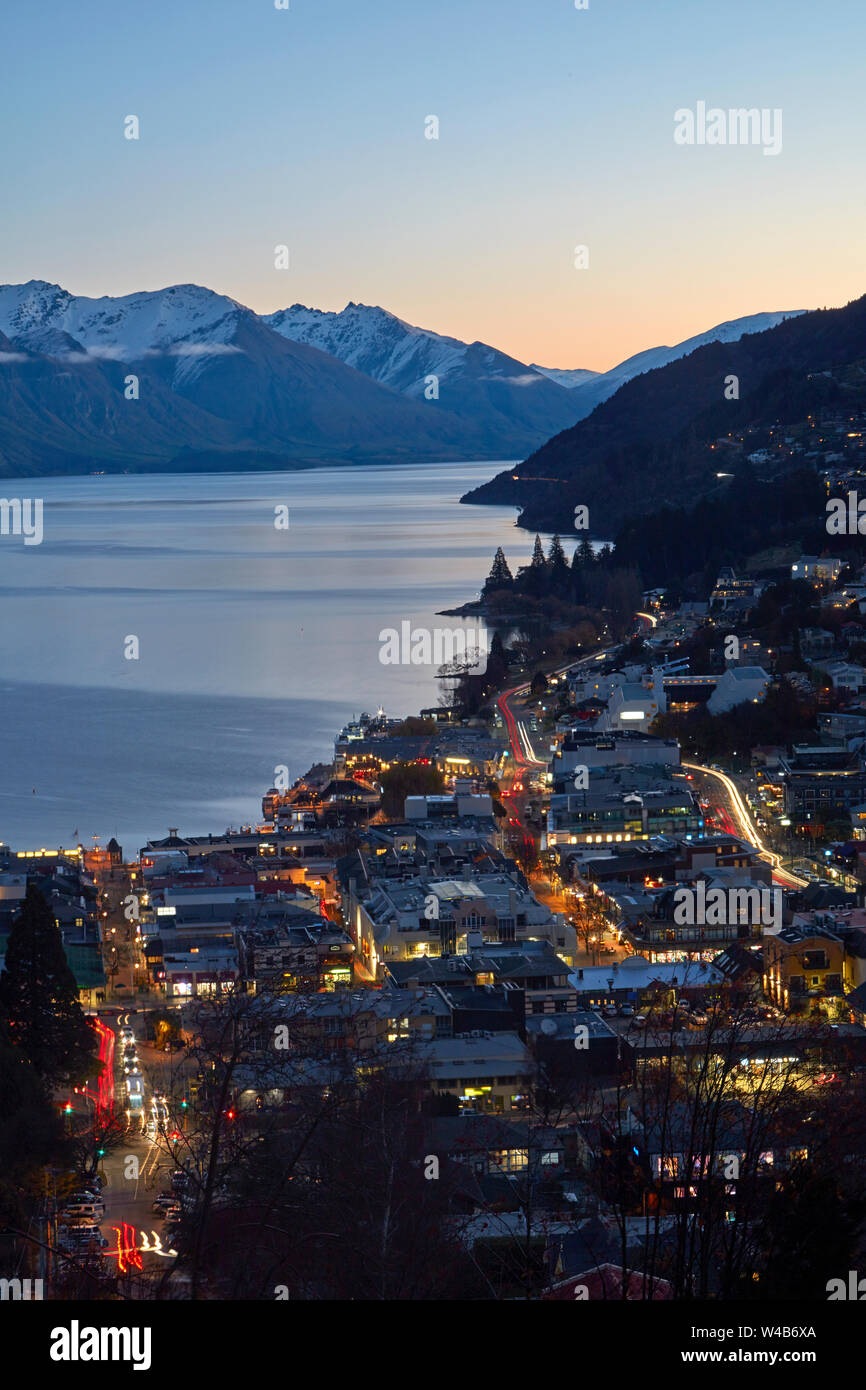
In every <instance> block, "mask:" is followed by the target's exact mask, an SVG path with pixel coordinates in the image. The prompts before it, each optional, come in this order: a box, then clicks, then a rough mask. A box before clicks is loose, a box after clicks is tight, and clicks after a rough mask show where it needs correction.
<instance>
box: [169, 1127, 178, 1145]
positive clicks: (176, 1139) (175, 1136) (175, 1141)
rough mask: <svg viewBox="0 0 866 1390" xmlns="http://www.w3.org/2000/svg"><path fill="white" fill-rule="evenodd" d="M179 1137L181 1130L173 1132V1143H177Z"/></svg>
mask: <svg viewBox="0 0 866 1390" xmlns="http://www.w3.org/2000/svg"><path fill="white" fill-rule="evenodd" d="M179 1138H180V1131H179V1130H174V1132H173V1134H172V1136H171V1142H172V1143H173V1144H176V1143H177V1141H178V1139H179Z"/></svg>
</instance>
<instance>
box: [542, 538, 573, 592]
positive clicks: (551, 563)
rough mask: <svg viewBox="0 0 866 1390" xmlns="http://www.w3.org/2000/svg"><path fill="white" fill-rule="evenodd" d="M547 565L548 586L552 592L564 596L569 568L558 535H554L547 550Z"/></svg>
mask: <svg viewBox="0 0 866 1390" xmlns="http://www.w3.org/2000/svg"><path fill="white" fill-rule="evenodd" d="M547 566H548V570H549V573H550V588H551V591H552V592H553V593H554V594H557V595H562V596H563V597H564V596H565V592H566V590H567V588H568V581H569V569H568V561H567V560H566V558H565V551H564V550H563V548H562V541H561V540H560V539H559V536H554V538H553V540H552V541H551V542H550V550H549V551H548V552H547Z"/></svg>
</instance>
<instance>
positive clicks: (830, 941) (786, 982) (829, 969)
mask: <svg viewBox="0 0 866 1390" xmlns="http://www.w3.org/2000/svg"><path fill="white" fill-rule="evenodd" d="M763 956H764V992H765V993H766V994H767V995H768V996H769V997H770V998H771V999H773V1001H774V1002H775V1003H776V1004H777V1005H778V1006H779V1007H780V1008H782V1009H784V1010H785V1012H786V1013H789V1012H790V1013H794V1012H800V1013H803V1012H811V1013H817V1012H820V1011H821V1009H822V1007H824V1008H826V1005H827V1004H828V1003H830V1002H832V1001H835V1000H840V1001H841V999H842V998H843V983H842V981H843V973H844V963H845V945H844V942H843V941H842V939H841V938H840V937H839V936H838V935H837V934H836V933H835V932H834V931H832V930H831V929H830V928H829V927H815V926H810V925H807V924H805V923H804V924H801V925H797V926H793V925H792V926H790V927H784V928H783V929H782V930H781V931H780V932H776V933H774V934H771V935H767V936H766V937H765V938H764V942H763Z"/></svg>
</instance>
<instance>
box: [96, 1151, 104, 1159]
mask: <svg viewBox="0 0 866 1390" xmlns="http://www.w3.org/2000/svg"><path fill="white" fill-rule="evenodd" d="M96 1157H97V1158H105V1149H97V1150H96Z"/></svg>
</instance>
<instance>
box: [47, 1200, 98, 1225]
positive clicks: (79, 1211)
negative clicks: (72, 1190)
mask: <svg viewBox="0 0 866 1390" xmlns="http://www.w3.org/2000/svg"><path fill="white" fill-rule="evenodd" d="M104 1215H105V1203H104V1202H103V1201H102V1200H101V1199H100V1200H99V1201H88V1202H67V1203H66V1205H65V1206H64V1207H62V1208H61V1210H60V1215H59V1218H58V1219H59V1220H60V1221H63V1222H64V1223H65V1224H66V1225H69V1226H81V1225H95V1224H96V1222H97V1221H101V1220H102V1218H103V1216H104Z"/></svg>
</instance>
